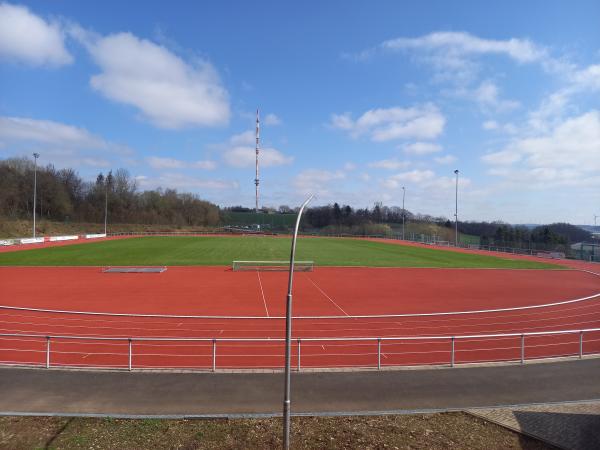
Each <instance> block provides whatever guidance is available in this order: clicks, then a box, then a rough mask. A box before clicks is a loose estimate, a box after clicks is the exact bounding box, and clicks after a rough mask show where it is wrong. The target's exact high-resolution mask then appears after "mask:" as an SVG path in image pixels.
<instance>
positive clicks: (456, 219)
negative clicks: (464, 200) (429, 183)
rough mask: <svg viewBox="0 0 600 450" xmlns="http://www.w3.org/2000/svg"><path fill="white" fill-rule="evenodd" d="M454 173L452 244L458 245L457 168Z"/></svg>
mask: <svg viewBox="0 0 600 450" xmlns="http://www.w3.org/2000/svg"><path fill="white" fill-rule="evenodd" d="M454 173H455V175H456V196H455V206H454V245H455V246H456V247H458V169H456V170H455V171H454Z"/></svg>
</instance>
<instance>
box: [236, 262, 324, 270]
mask: <svg viewBox="0 0 600 450" xmlns="http://www.w3.org/2000/svg"><path fill="white" fill-rule="evenodd" d="M231 268H232V269H233V271H234V272H242V271H250V270H253V271H256V270H258V271H288V270H290V262H289V261H233V263H232V264H231ZM313 268H314V262H313V261H295V262H294V271H297V272H312V271H313Z"/></svg>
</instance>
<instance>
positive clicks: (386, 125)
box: [330, 104, 446, 142]
mask: <svg viewBox="0 0 600 450" xmlns="http://www.w3.org/2000/svg"><path fill="white" fill-rule="evenodd" d="M445 123H446V119H445V117H444V116H443V115H442V113H441V112H440V111H439V110H438V108H437V107H436V106H435V105H433V104H425V105H422V106H415V107H411V108H401V107H393V108H378V109H371V110H369V111H366V112H365V113H364V114H362V115H361V116H360V117H359V118H358V119H357V120H356V121H355V120H353V119H352V117H351V115H350V113H344V114H333V115H332V116H331V122H330V126H332V127H333V128H337V129H341V130H344V131H347V132H349V134H350V136H352V137H353V138H356V137H359V136H362V135H368V136H369V138H370V139H371V140H372V141H375V142H385V141H391V140H397V139H411V138H412V139H435V138H436V137H438V136H439V135H440V134H441V133H442V132H443V130H444V125H445Z"/></svg>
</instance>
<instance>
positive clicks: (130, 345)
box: [129, 338, 133, 372]
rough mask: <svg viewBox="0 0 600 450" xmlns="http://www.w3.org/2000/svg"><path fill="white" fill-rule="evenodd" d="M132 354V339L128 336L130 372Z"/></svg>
mask: <svg viewBox="0 0 600 450" xmlns="http://www.w3.org/2000/svg"><path fill="white" fill-rule="evenodd" d="M132 356H133V341H132V339H131V338H129V371H130V372H131V360H132Z"/></svg>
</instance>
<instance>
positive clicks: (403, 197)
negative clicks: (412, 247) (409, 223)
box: [402, 186, 406, 240]
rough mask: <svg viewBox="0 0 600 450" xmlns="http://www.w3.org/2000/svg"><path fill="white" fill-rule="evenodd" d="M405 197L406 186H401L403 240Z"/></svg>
mask: <svg viewBox="0 0 600 450" xmlns="http://www.w3.org/2000/svg"><path fill="white" fill-rule="evenodd" d="M405 198H406V188H405V187H404V186H402V240H404V223H405V221H406V211H405V210H404V199H405Z"/></svg>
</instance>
